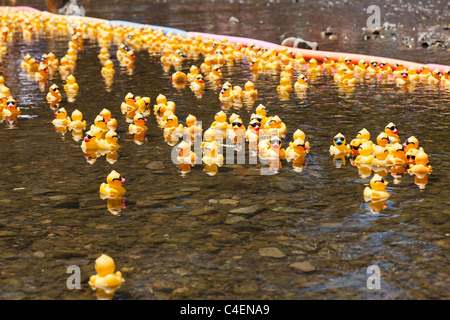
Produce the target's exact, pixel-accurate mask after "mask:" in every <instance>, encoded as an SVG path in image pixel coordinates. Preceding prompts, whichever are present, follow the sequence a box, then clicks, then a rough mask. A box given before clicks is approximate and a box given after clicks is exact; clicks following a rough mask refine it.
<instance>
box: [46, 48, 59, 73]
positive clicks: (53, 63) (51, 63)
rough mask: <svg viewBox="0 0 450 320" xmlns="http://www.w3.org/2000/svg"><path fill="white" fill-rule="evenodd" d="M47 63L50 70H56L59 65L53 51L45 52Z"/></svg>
mask: <svg viewBox="0 0 450 320" xmlns="http://www.w3.org/2000/svg"><path fill="white" fill-rule="evenodd" d="M47 65H48V67H49V69H50V70H53V71H54V70H56V69H58V67H59V60H58V59H56V57H55V54H54V53H53V52H49V53H47Z"/></svg>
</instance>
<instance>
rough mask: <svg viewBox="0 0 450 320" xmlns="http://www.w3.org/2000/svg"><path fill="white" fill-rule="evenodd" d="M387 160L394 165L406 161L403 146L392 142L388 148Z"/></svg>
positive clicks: (402, 163)
mask: <svg viewBox="0 0 450 320" xmlns="http://www.w3.org/2000/svg"><path fill="white" fill-rule="evenodd" d="M387 161H388V162H391V163H392V164H394V165H404V164H405V163H406V161H407V159H406V154H405V147H404V146H403V145H401V144H400V143H398V142H396V143H394V144H393V145H392V146H391V149H390V150H389V156H388V158H387Z"/></svg>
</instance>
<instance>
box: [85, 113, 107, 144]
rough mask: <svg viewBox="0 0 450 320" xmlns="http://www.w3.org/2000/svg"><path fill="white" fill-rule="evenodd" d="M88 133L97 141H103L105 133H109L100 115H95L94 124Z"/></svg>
mask: <svg viewBox="0 0 450 320" xmlns="http://www.w3.org/2000/svg"><path fill="white" fill-rule="evenodd" d="M89 130H90V131H92V133H93V134H95V136H96V137H97V140H98V141H100V140H101V139H105V135H106V133H107V132H108V131H109V130H108V127H107V125H106V120H105V118H103V117H102V116H100V115H97V116H96V117H95V119H94V124H93V125H91V127H90V129H89Z"/></svg>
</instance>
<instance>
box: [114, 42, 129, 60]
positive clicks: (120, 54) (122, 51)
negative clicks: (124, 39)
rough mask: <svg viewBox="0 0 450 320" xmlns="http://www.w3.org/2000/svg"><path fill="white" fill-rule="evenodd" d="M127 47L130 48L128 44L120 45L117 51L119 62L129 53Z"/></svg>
mask: <svg viewBox="0 0 450 320" xmlns="http://www.w3.org/2000/svg"><path fill="white" fill-rule="evenodd" d="M126 49H128V48H127V46H126V45H125V44H123V43H122V44H121V45H120V46H119V49H118V50H117V51H116V57H117V60H119V62H120V61H122V59H123V58H125V56H126V55H127V50H126Z"/></svg>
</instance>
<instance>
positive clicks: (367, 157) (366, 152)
mask: <svg viewBox="0 0 450 320" xmlns="http://www.w3.org/2000/svg"><path fill="white" fill-rule="evenodd" d="M374 158H375V157H374V156H373V155H372V145H371V144H370V143H369V142H363V143H362V144H361V145H360V146H359V156H357V157H356V159H355V162H356V163H357V164H372V161H373V159H374Z"/></svg>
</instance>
